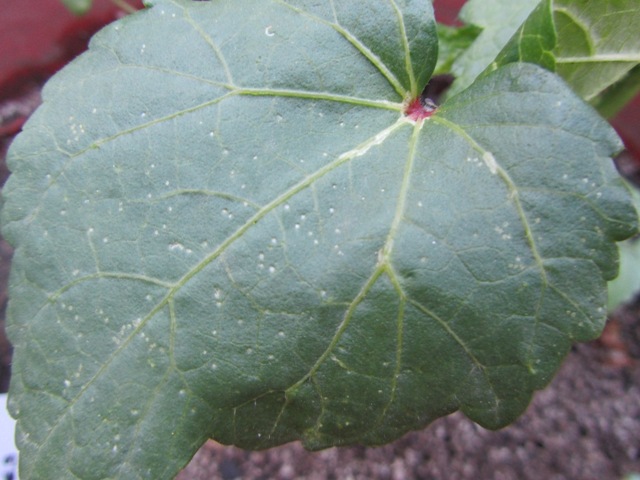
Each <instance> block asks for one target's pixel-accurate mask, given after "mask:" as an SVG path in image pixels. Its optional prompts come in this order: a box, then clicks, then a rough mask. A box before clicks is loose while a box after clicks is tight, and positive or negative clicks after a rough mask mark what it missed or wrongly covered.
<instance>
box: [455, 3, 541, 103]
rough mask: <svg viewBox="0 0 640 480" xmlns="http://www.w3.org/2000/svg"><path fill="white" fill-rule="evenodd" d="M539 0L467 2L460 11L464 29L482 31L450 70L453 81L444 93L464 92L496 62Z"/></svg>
mask: <svg viewBox="0 0 640 480" xmlns="http://www.w3.org/2000/svg"><path fill="white" fill-rule="evenodd" d="M538 2H539V0H469V1H468V2H467V3H466V4H465V5H464V7H463V8H462V10H461V11H460V19H461V20H462V21H463V22H464V23H465V24H467V25H475V26H476V27H479V28H481V29H482V33H480V35H478V37H477V38H476V40H475V41H474V42H473V44H472V45H471V46H470V47H469V48H468V49H467V50H466V51H465V52H463V53H462V54H461V55H460V57H458V58H457V59H456V60H455V61H454V62H453V65H452V67H451V72H452V73H453V75H454V76H455V77H456V80H455V81H454V82H453V85H452V86H451V88H450V89H449V91H448V92H447V96H452V95H454V94H456V93H459V92H461V91H462V90H464V89H465V88H467V87H468V86H469V85H471V83H473V81H474V80H475V78H476V77H477V76H478V75H480V74H481V73H482V72H483V71H484V70H485V69H486V68H487V67H488V66H489V65H490V64H491V63H492V62H493V61H494V60H495V58H496V56H497V55H498V54H499V53H500V51H501V50H502V49H503V48H504V46H505V45H506V44H507V42H508V41H509V40H510V39H511V37H512V36H513V35H514V33H516V31H517V30H518V29H519V28H520V26H521V25H522V23H523V22H524V21H525V20H526V19H527V17H528V16H529V14H530V13H531V12H532V11H533V9H534V8H535V7H536V5H537V4H538Z"/></svg>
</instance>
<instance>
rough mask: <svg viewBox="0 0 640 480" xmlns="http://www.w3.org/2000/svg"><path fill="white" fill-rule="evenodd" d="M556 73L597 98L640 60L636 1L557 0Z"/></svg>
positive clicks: (639, 17) (639, 16)
mask: <svg viewBox="0 0 640 480" xmlns="http://www.w3.org/2000/svg"><path fill="white" fill-rule="evenodd" d="M554 18H555V23H556V28H557V31H558V46H557V48H556V50H555V55H556V63H557V72H558V74H559V75H561V76H562V77H563V78H564V79H565V80H566V81H567V82H568V83H569V85H571V87H572V88H573V89H574V91H576V92H577V93H578V94H579V95H580V96H582V98H585V99H586V100H592V99H595V98H596V97H597V96H598V95H600V94H601V93H602V92H603V91H605V90H606V89H607V88H609V87H610V86H611V85H613V84H615V83H616V82H618V81H620V80H622V79H624V78H625V76H626V75H627V73H628V72H630V71H631V69H632V68H634V67H635V66H637V65H639V64H640V35H638V25H640V3H639V2H638V1H637V0H600V1H597V2H592V1H588V0H555V2H554Z"/></svg>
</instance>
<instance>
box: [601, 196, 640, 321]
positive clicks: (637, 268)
mask: <svg viewBox="0 0 640 480" xmlns="http://www.w3.org/2000/svg"><path fill="white" fill-rule="evenodd" d="M629 189H630V190H631V193H632V195H633V202H634V204H635V207H636V210H637V211H638V212H639V213H640V191H638V188H637V187H636V186H635V185H632V184H629ZM619 248H620V274H619V275H618V276H617V277H616V278H615V279H614V280H613V281H611V282H609V286H608V289H609V303H608V305H609V311H613V310H615V309H616V308H617V307H619V306H620V305H621V304H622V303H624V302H627V301H629V300H631V299H632V298H633V297H634V295H636V294H638V293H640V238H638V237H637V236H636V237H634V238H631V239H629V240H627V241H625V242H622V243H621V244H620V245H619Z"/></svg>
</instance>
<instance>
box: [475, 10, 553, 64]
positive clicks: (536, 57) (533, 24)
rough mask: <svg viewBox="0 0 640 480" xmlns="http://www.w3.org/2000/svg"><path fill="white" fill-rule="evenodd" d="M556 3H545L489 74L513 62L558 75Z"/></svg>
mask: <svg viewBox="0 0 640 480" xmlns="http://www.w3.org/2000/svg"><path fill="white" fill-rule="evenodd" d="M552 5H553V1H552V0H542V1H541V2H540V3H539V4H538V6H537V7H536V8H535V9H534V10H533V12H531V14H530V15H529V16H528V17H527V19H526V20H525V22H524V23H523V24H522V26H521V27H520V28H519V29H518V31H517V32H516V33H515V34H514V35H513V37H511V40H509V42H508V43H507V45H505V47H504V48H503V49H502V51H501V52H500V53H499V54H498V56H497V57H496V59H495V61H494V62H492V63H491V65H490V66H489V67H488V68H487V70H486V72H485V73H488V72H491V71H493V70H495V69H496V68H498V67H500V66H502V65H506V64H507V63H512V62H529V63H535V64H536V65H540V66H541V67H543V68H546V69H547V70H549V71H551V72H554V71H555V57H554V55H553V49H554V48H555V46H556V30H555V26H554V23H553V9H552Z"/></svg>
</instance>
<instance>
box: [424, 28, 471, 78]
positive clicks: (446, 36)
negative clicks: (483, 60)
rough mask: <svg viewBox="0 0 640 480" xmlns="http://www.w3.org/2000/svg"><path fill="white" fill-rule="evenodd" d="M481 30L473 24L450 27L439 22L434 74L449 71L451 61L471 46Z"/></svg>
mask: <svg viewBox="0 0 640 480" xmlns="http://www.w3.org/2000/svg"><path fill="white" fill-rule="evenodd" d="M481 31H482V29H480V28H479V27H476V26H475V25H465V26H463V27H450V26H448V25H443V24H441V23H439V24H438V63H437V65H436V68H435V71H434V72H433V73H434V75H439V74H446V73H450V72H451V67H452V65H453V62H454V61H455V60H456V59H457V58H458V57H459V56H460V55H461V54H462V53H463V52H464V51H465V50H467V49H468V48H469V47H470V46H471V44H472V43H473V42H474V41H475V39H476V38H477V37H478V35H479V34H480V32H481Z"/></svg>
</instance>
